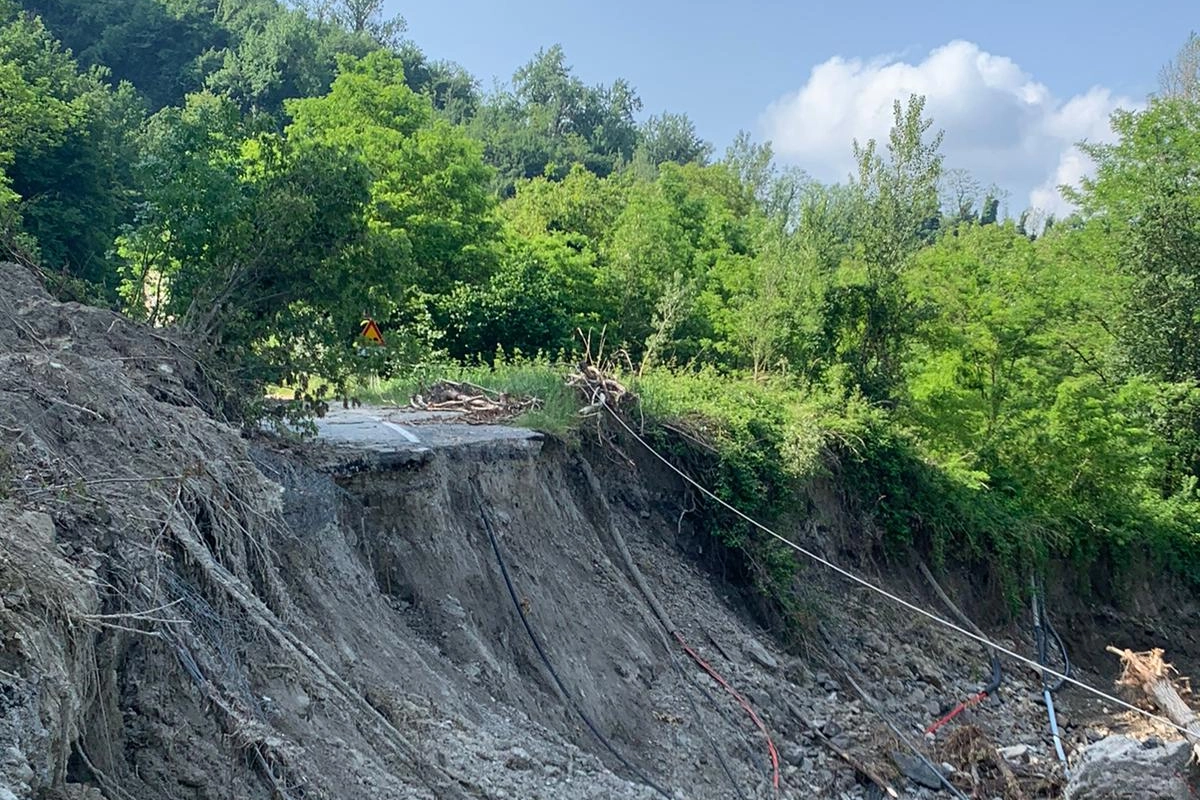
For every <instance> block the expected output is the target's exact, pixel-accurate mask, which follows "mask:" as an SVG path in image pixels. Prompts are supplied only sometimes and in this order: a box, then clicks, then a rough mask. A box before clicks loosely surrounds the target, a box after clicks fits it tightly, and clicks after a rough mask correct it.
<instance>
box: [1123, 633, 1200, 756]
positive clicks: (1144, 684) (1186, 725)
mask: <svg viewBox="0 0 1200 800" xmlns="http://www.w3.org/2000/svg"><path fill="white" fill-rule="evenodd" d="M1106 649H1107V650H1108V652H1110V653H1112V654H1113V655H1116V656H1119V657H1120V659H1121V666H1122V670H1121V677H1120V678H1119V679H1118V680H1117V685H1118V686H1124V687H1127V688H1133V689H1141V690H1142V691H1143V692H1145V694H1146V696H1147V697H1148V698H1149V699H1150V700H1151V702H1153V703H1154V705H1155V706H1157V707H1158V708H1159V709H1160V710H1161V711H1162V712H1163V713H1164V714H1166V715H1167V718H1168V719H1170V720H1171V722H1173V723H1175V724H1176V725H1178V726H1179V727H1180V728H1183V729H1184V730H1186V731H1187V739H1188V742H1190V743H1191V745H1192V759H1193V760H1194V761H1200V717H1197V716H1196V712H1195V711H1193V710H1192V708H1191V706H1189V705H1188V704H1187V703H1186V702H1184V699H1183V697H1182V696H1181V694H1180V691H1179V689H1177V688H1176V686H1175V680H1174V679H1173V678H1172V676H1173V675H1176V674H1178V673H1176V671H1175V668H1174V667H1173V666H1171V665H1170V664H1168V663H1167V662H1166V661H1164V660H1163V652H1164V651H1163V650H1162V648H1159V647H1156V648H1154V649H1153V650H1149V651H1147V652H1144V653H1135V652H1133V651H1132V650H1128V649H1126V650H1121V649H1119V648H1116V647H1113V646H1112V645H1109V646H1108V647H1107V648H1106ZM1185 691H1186V689H1185Z"/></svg>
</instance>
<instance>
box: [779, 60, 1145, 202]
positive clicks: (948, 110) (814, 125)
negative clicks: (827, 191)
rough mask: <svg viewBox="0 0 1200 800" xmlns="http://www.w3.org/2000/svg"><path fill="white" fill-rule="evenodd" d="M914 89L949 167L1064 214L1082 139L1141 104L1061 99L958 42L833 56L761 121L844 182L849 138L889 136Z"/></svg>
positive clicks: (1105, 135)
mask: <svg viewBox="0 0 1200 800" xmlns="http://www.w3.org/2000/svg"><path fill="white" fill-rule="evenodd" d="M910 94H921V95H925V98H926V114H927V115H929V116H932V117H933V120H934V126H935V127H936V128H941V129H943V130H944V131H945V134H946V136H945V140H944V143H943V148H942V149H943V152H944V153H945V156H946V166H947V167H961V168H964V169H967V170H969V171H970V172H971V173H972V174H973V175H974V176H975V178H976V179H978V180H979V181H980V182H981V183H983V184H984V185H988V184H992V183H994V184H996V185H997V186H999V187H1000V188H1002V189H1005V190H1008V191H1010V192H1012V201H1011V202H1012V206H1013V210H1014V211H1019V210H1020V209H1021V208H1022V207H1024V206H1025V205H1026V204H1028V205H1032V206H1034V207H1037V208H1041V209H1043V210H1045V211H1048V212H1053V213H1060V214H1061V213H1063V212H1064V211H1066V210H1068V208H1069V207H1068V205H1067V202H1066V201H1065V200H1064V199H1063V198H1062V196H1061V194H1060V193H1059V191H1058V188H1057V187H1058V185H1060V184H1062V183H1069V184H1075V183H1077V182H1078V181H1079V179H1080V177H1082V176H1083V175H1085V174H1087V169H1088V168H1089V162H1088V160H1087V158H1086V157H1085V156H1084V155H1083V154H1082V153H1081V152H1080V151H1079V150H1078V148H1077V147H1075V143H1076V142H1078V141H1080V140H1082V139H1087V140H1089V141H1106V140H1109V139H1110V138H1111V136H1112V132H1111V129H1110V127H1109V122H1108V118H1109V115H1110V114H1111V113H1112V111H1113V110H1114V109H1116V108H1137V107H1139V106H1140V105H1141V104H1139V103H1136V102H1134V101H1133V100H1132V99H1130V98H1127V97H1119V96H1115V95H1113V94H1112V93H1111V92H1110V91H1109V90H1107V89H1105V88H1102V87H1095V88H1093V89H1091V90H1090V91H1088V92H1085V93H1083V94H1080V95H1076V96H1074V97H1071V98H1068V99H1066V100H1063V99H1060V98H1057V97H1055V96H1054V94H1053V93H1052V92H1051V91H1050V89H1049V88H1047V87H1046V86H1045V85H1044V84H1042V83H1039V82H1038V81H1036V80H1034V79H1033V77H1032V76H1031V75H1029V74H1028V73H1027V72H1025V71H1024V70H1022V69H1021V68H1020V66H1018V65H1017V64H1016V63H1015V62H1014V61H1013V60H1012V59H1010V58H1006V57H1004V56H997V55H993V54H991V53H987V52H984V51H983V50H981V49H980V48H979V46H978V45H976V44H973V43H971V42H965V41H953V42H950V43H949V44H946V45H944V46H942V47H939V48H937V49H936V50H933V51H932V52H931V53H929V55H928V56H927V57H926V58H925V59H924V60H923V61H921V62H920V63H917V64H910V63H907V62H905V61H901V60H897V59H896V58H894V57H893V58H877V59H874V60H870V61H863V60H860V59H847V58H842V57H834V58H831V59H829V60H828V61H826V62H824V63H822V64H818V65H817V66H816V67H814V68H813V70H812V73H811V74H810V75H809V78H808V81H807V82H806V83H805V84H804V86H802V87H801V88H800V89H799V90H798V91H796V92H794V93H792V94H789V95H786V96H784V97H782V98H780V99H779V100H777V101H775V102H774V103H772V104H771V106H770V107H769V108H768V109H767V110H766V112H765V113H764V114H763V116H762V120H761V125H762V128H763V130H764V133H765V134H766V137H767V138H768V139H770V140H771V141H772V144H773V146H774V148H775V152H776V153H777V154H778V156H779V157H780V158H781V159H782V160H784V161H787V162H789V163H794V164H798V165H800V166H802V167H804V168H805V169H807V170H808V171H809V172H810V173H811V174H813V175H814V176H816V177H818V178H821V179H823V180H843V179H844V178H845V177H846V176H847V175H848V174H849V172H850V171H851V170H852V169H853V159H852V157H851V152H850V142H851V141H852V140H853V139H855V138H857V139H858V140H859V141H860V142H865V141H866V140H867V139H869V138H872V137H874V138H876V139H878V140H880V141H885V140H886V138H887V133H888V129H889V128H890V127H891V123H892V102H893V101H894V100H897V99H899V100H901V101H903V100H904V99H905V98H907V97H908V96H909V95H910Z"/></svg>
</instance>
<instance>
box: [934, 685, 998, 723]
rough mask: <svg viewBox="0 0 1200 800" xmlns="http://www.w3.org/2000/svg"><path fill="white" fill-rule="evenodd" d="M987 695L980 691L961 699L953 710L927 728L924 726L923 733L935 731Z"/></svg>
mask: <svg viewBox="0 0 1200 800" xmlns="http://www.w3.org/2000/svg"><path fill="white" fill-rule="evenodd" d="M987 696H988V693H987V692H980V693H979V694H976V695H973V696H971V697H968V698H967V699H966V700H963V701H962V702H961V703H959V704H958V705H956V706H955V707H954V710H953V711H951V712H950V713H949V714H947V715H946V716H944V717H942V718H941V719H939V720H938V721H937V722H935V723H933V724H932V725H930V726H929V727H928V728H926V729H925V733H937V732H938V729H939V728H941V727H942V726H943V725H945V724H946V723H947V722H949V721H950V720H952V719H954V718H955V717H957V716H958V715H959V714H961V713H962V712H964V711H966V710H967V709H968V708H970V707H971V706H973V705H975V704H976V703H980V702H982V701H983V700H985V699H986V698H987Z"/></svg>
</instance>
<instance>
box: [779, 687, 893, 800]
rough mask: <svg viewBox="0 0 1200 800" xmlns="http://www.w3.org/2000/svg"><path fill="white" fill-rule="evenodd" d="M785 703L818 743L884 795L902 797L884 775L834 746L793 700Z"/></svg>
mask: <svg viewBox="0 0 1200 800" xmlns="http://www.w3.org/2000/svg"><path fill="white" fill-rule="evenodd" d="M785 702H786V703H787V707H788V710H789V711H791V712H792V716H794V717H795V718H796V719H798V720H800V721H801V722H802V723H804V726H805V727H806V728H808V729H809V730H810V731H812V734H813V736H814V737H816V739H817V741H818V742H820V743H821V744H823V745H825V746H826V747H828V748H829V749H830V750H832V751H833V752H834V754H836V755H837V757H838V758H840V759H842V760H843V761H845V762H846V763H847V764H849V765H850V766H851V767H852V768H853V769H854V770H855V771H856V772H857V773H858V774H860V775H862V776H863V777H864V778H866V779H867V780H869V781H871V783H873V784H875V785H876V786H878V787H879V788H880V790H882V791H883V793H884V794H886V795H887V796H888V797H892V798H898V797H900V795H899V793H898V792H897V791H896V790H895V789H894V788H893V787H892V785H891V784H890V783H888V782H887V780H886V779H885V778H884V777H883V776H882V775H880V774H879V773H878V772H876V771H875V770H874V769H872V768H871V767H870V766H869V765H868V764H867V763H866V762H864V761H862V760H861V759H858V758H855V757H854V756H853V755H851V754H850V753H849V752H847V751H846V750H843V749H842V748H841V747H838V746H837V745H836V744H834V743H833V740H832V739H830V738H829V737H828V736H826V735H825V734H824V733H822V732H821V730H820V729H819V728H818V727H817V726H816V725H814V724H813V722H812V720H810V719H808V717H806V716H804V714H802V713H800V709H799V708H797V707H796V704H795V703H793V702H792V701H791V700H785Z"/></svg>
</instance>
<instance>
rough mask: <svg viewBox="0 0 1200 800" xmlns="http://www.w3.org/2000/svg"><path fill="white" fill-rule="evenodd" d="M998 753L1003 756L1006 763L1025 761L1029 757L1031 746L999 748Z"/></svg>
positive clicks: (1020, 745)
mask: <svg viewBox="0 0 1200 800" xmlns="http://www.w3.org/2000/svg"><path fill="white" fill-rule="evenodd" d="M996 752H997V753H999V754H1000V755H1001V756H1003V757H1004V760H1005V761H1024V760H1025V759H1026V758H1027V757H1028V756H1029V745H1027V744H1012V745H1009V746H1008V747H997V748H996Z"/></svg>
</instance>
